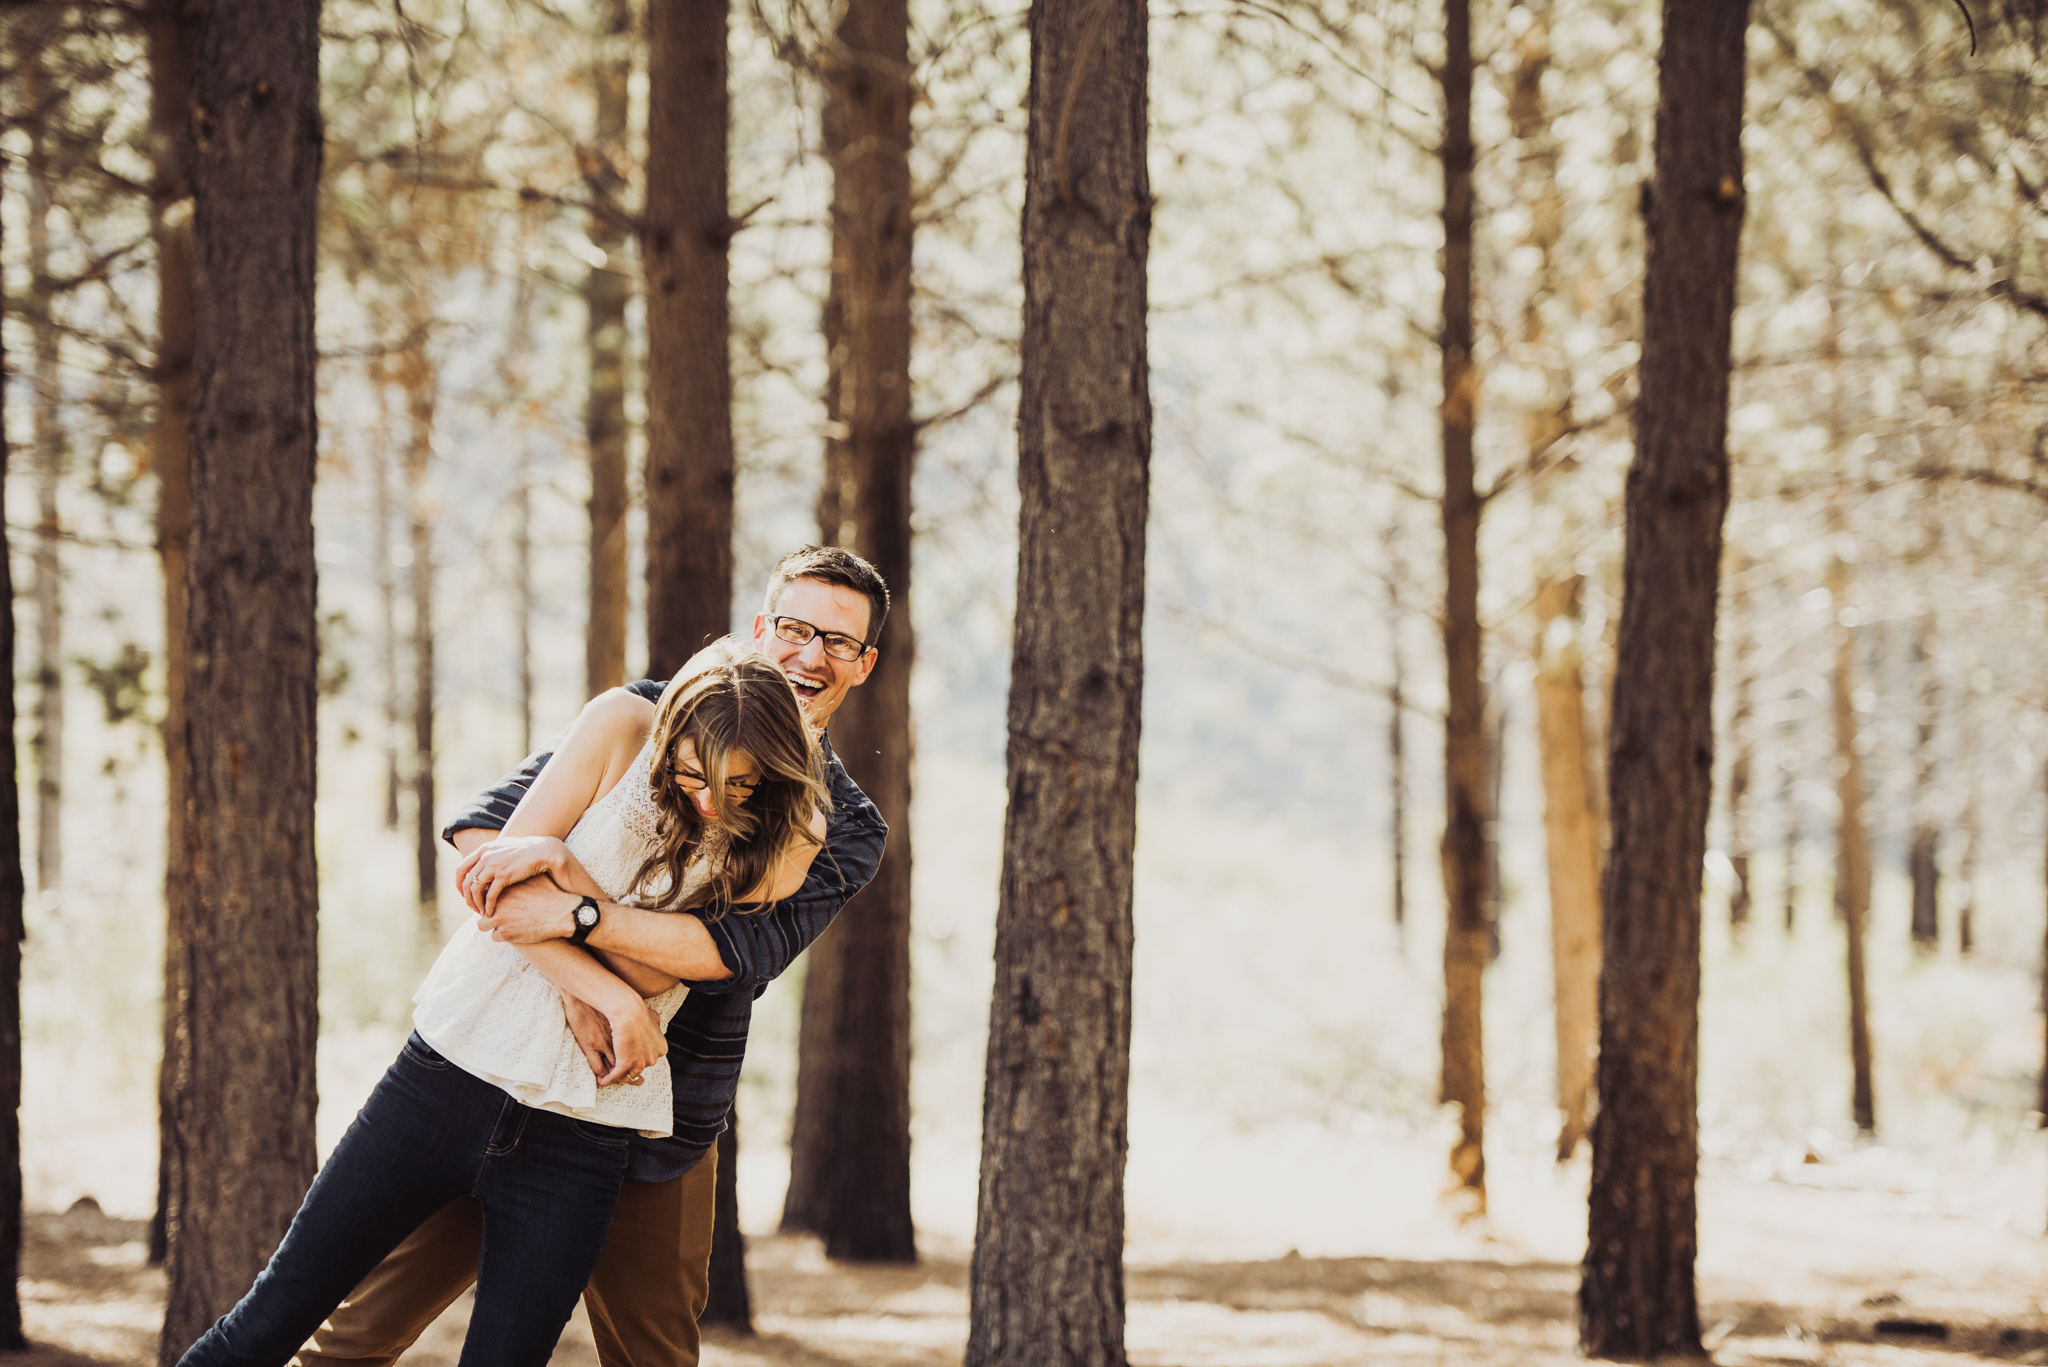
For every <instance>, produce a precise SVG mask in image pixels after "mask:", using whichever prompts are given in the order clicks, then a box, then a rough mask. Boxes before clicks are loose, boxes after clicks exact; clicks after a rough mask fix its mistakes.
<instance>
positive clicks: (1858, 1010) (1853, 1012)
mask: <svg viewBox="0 0 2048 1367" xmlns="http://www.w3.org/2000/svg"><path fill="white" fill-rule="evenodd" d="M1838 534H1839V533H1838ZM1849 580H1850V574H1849V566H1848V565H1847V564H1846V563H1844V562H1843V560H1842V559H1841V557H1839V556H1837V557H1836V558H1835V559H1834V560H1832V561H1831V562H1830V563H1829V565H1828V590H1829V592H1830V593H1831V594H1832V595H1833V597H1834V626H1833V635H1834V647H1835V668H1834V678H1833V681H1832V683H1833V687H1832V690H1831V691H1832V693H1833V710H1834V721H1835V800H1836V802H1837V804H1838V806H1839V808H1840V815H1839V816H1838V817H1837V818H1836V826H1835V911H1836V914H1838V915H1839V916H1840V917H1841V918H1842V925H1843V928H1844V931H1845V934H1846V938H1847V941H1848V966H1849V1063H1850V1068H1851V1070H1852V1073H1853V1082H1852V1085H1851V1091H1850V1099H1849V1106H1850V1112H1851V1114H1852V1115H1853V1117H1854V1118H1855V1121H1856V1128H1857V1130H1858V1131H1859V1132H1860V1133H1863V1134H1871V1133H1874V1132H1875V1131H1876V1129H1877V1107H1876V1102H1875V1100H1874V1099H1873V1096H1872V1092H1871V1081H1870V1002H1869V996H1868V992H1867V989H1866V981H1867V979H1866V975H1865V972H1864V964H1863V938H1864V937H1863V932H1864V927H1865V926H1866V925H1867V924H1868V923H1869V920H1870V835H1869V830H1868V827H1867V826H1866V824H1865V821H1864V815H1863V757H1862V755H1861V754H1860V753H1859V751H1858V749H1857V725H1856V627H1855V625H1854V618H1853V617H1852V616H1851V613H1852V611H1853V609H1851V608H1850V607H1849V606H1848V590H1849Z"/></svg>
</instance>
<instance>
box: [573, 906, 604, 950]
mask: <svg viewBox="0 0 2048 1367" xmlns="http://www.w3.org/2000/svg"><path fill="white" fill-rule="evenodd" d="M585 907H589V908H590V919H588V920H585V919H584V917H583V909H584V908H585ZM569 915H570V918H571V919H573V920H574V921H575V922H576V932H575V934H573V935H571V936H570V937H569V943H570V944H572V945H580V944H582V943H583V942H584V941H585V940H588V939H589V938H590V932H591V931H593V930H596V929H597V923H598V922H599V921H601V920H603V919H604V912H603V911H602V910H600V909H599V907H598V905H597V899H596V898H595V897H592V896H591V895H590V894H589V893H585V894H583V900H582V901H580V902H578V903H577V904H576V910H574V911H572V912H570V913H569Z"/></svg>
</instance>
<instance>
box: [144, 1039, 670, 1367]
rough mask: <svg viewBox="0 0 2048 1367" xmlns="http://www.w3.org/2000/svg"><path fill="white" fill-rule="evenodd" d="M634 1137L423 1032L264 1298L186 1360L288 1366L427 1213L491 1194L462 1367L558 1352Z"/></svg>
mask: <svg viewBox="0 0 2048 1367" xmlns="http://www.w3.org/2000/svg"><path fill="white" fill-rule="evenodd" d="M629 1134H630V1132H629V1131H627V1130H622V1129H617V1128H614V1127H612V1126H609V1125H594V1124H591V1123H590V1122H588V1121H583V1120H575V1119H571V1118H570V1117H568V1116H565V1115H558V1114H556V1113H554V1112H552V1111H540V1110H535V1109H533V1108H532V1107H529V1106H522V1105H520V1104H519V1103H518V1102H516V1101H514V1100H513V1099H512V1098H511V1097H509V1096H507V1095H506V1094H505V1093H504V1092H501V1091H499V1090H498V1089H497V1088H496V1087H493V1086H491V1085H490V1084H489V1083H487V1082H484V1081H481V1080H480V1079H478V1078H475V1077H472V1076H471V1075H470V1074H468V1073H465V1072H464V1071H462V1069H460V1068H458V1067H456V1066H455V1065H454V1064H452V1063H450V1062H449V1061H448V1060H447V1059H445V1058H442V1057H441V1056H440V1055H439V1054H437V1053H435V1052H434V1051H433V1049H431V1048H429V1047H428V1045H427V1043H426V1041H424V1040H422V1039H421V1038H420V1037H419V1036H418V1035H414V1036H413V1037H412V1038H411V1039H409V1040H407V1041H406V1043H405V1048H404V1050H403V1051H402V1052H401V1053H400V1054H399V1056H398V1061H397V1062H396V1063H393V1064H392V1065H391V1068H390V1070H389V1071H387V1072H386V1073H385V1074H384V1078H383V1080H382V1081H381V1082H379V1083H378V1084H377V1088H376V1090H375V1091H373V1092H371V1093H370V1099H369V1100H368V1101H366V1102H364V1103H363V1109H362V1111H361V1112H360V1113H359V1114H357V1116H356V1118H355V1123H354V1124H352V1125H350V1126H349V1128H348V1133H347V1134H345V1135H343V1136H342V1139H341V1143H340V1144H338V1145H337V1146H335V1150H334V1152H333V1154H332V1155H331V1156H329V1158H328V1160H327V1162H326V1164H325V1165H324V1166H322V1167H321V1169H320V1175H319V1176H317V1177H315V1178H314V1179H313V1186H312V1189H311V1190H310V1191H308V1192H307V1193H306V1199H305V1202H304V1204H302V1205H301V1206H300V1207H299V1213H298V1214H297V1215H295V1216H293V1217H292V1226H291V1228H290V1229H289V1230H287V1231H286V1232H285V1236H284V1242H283V1243H281V1244H279V1245H278V1246H277V1252H276V1253H274V1254H272V1255H271V1258H270V1265H269V1266H268V1267H266V1268H264V1269H263V1271H262V1273H261V1274H260V1275H259V1276H258V1277H257V1278H256V1284H255V1285H254V1286H252V1287H250V1288H249V1294H247V1295H246V1296H244V1297H242V1299H241V1301H240V1302H239V1303H238V1304H236V1306H235V1308H234V1309H232V1310H230V1311H228V1313H227V1314H226V1315H224V1316H222V1317H221V1319H220V1320H219V1321H218V1322H217V1323H215V1324H214V1326H213V1327H212V1328H211V1329H209V1330H207V1331H206V1333H205V1334H204V1335H203V1336H202V1337H201V1338H200V1340H199V1342H197V1343H195V1344H193V1345H192V1347H191V1349H190V1350H188V1351H187V1352H186V1354H185V1356H184V1357H183V1358H181V1359H180V1360H179V1367H213V1364H220V1365H221V1367H278V1365H279V1364H282V1363H284V1362H287V1361H288V1360H290V1358H291V1355H292V1354H293V1353H294V1352H296V1351H298V1348H299V1345H300V1344H302V1343H304V1342H305V1341H306V1340H307V1339H308V1338H310V1337H312V1335H313V1331H314V1330H316V1329H318V1328H319V1327H320V1322H321V1321H322V1320H324V1319H326V1318H327V1314H328V1312H329V1311H331V1310H333V1309H334V1307H335V1306H337V1305H339V1304H340V1303H341V1301H342V1299H343V1297H345V1296H347V1295H348V1293H349V1292H350V1291H351V1290H353V1289H354V1288H355V1285H356V1283H357V1282H360V1281H361V1280H362V1279H363V1278H364V1277H365V1276H367V1275H368V1274H369V1272H370V1269H372V1268H374V1267H375V1266H377V1264H378V1263H379V1262H381V1261H382V1260H383V1258H384V1255H385V1254H387V1253H389V1252H390V1251H391V1250H392V1249H394V1248H396V1247H397V1246H398V1244H399V1243H400V1241H402V1240H403V1239H404V1238H405V1237H406V1236H407V1235H408V1234H411V1233H412V1232H413V1230H414V1229H416V1228H417V1227H418V1226H419V1225H420V1224H422V1223H423V1222H425V1220H426V1219H427V1217H429V1216H431V1215H432V1214H434V1212H436V1211H438V1210H440V1209H441V1207H443V1206H445V1205H447V1204H448V1203H449V1202H450V1201H452V1200H454V1199H455V1198H456V1197H458V1196H470V1195H473V1196H475V1197H477V1198H478V1200H479V1201H480V1202H481V1203H482V1205H483V1250H482V1253H481V1255H480V1256H479V1258H478V1261H477V1286H476V1309H475V1311H474V1312H473V1313H472V1314H471V1316H470V1321H469V1337H468V1338H466V1339H465V1340H464V1341H463V1345H462V1367H499V1364H517V1363H532V1364H535V1365H536V1367H542V1365H543V1364H545V1363H546V1362H547V1361H548V1358H549V1357H550V1356H551V1355H552V1354H553V1352H554V1348H555V1340H556V1339H558V1338H560V1337H561V1335H562V1326H563V1325H565V1324H567V1323H568V1322H569V1315H570V1312H572V1311H573V1310H574V1309H575V1308H576V1298H577V1297H578V1296H580V1295H582V1294H583V1288H584V1286H585V1284H586V1283H588V1282H589V1280H590V1273H591V1269H592V1268H593V1267H595V1266H596V1265H597V1255H598V1253H599V1251H600V1250H601V1249H602V1248H603V1247H604V1238H605V1232H606V1231H607V1230H608V1229H609V1228H610V1227H611V1222H612V1207H613V1206H614V1205H615V1204H616V1203H617V1201H618V1199H619V1183H620V1182H621V1181H622V1180H624V1178H625V1174H626V1142H627V1139H628V1136H629Z"/></svg>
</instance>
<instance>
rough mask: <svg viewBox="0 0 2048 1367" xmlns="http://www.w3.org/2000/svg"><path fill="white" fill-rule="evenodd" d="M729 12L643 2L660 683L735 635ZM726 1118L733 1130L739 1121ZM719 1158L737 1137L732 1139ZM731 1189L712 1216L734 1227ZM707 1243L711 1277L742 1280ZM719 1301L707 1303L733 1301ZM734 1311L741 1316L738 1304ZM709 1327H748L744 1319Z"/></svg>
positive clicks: (650, 505)
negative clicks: (728, 198) (728, 185)
mask: <svg viewBox="0 0 2048 1367" xmlns="http://www.w3.org/2000/svg"><path fill="white" fill-rule="evenodd" d="M726 20H727V14H726V6H725V5H724V4H721V3H713V2H712V0H698V3H691V4H669V5H650V6H648V7H647V13H646V23H647V82H648V101H647V203H646V208H645V211H644V213H643V214H642V223H643V227H642V231H641V234H640V260H641V265H642V273H643V276H644V279H645V288H646V291H647V466H646V471H645V475H644V485H645V492H646V499H647V672H648V673H649V674H650V675H653V676H654V677H656V678H666V677H668V676H669V675H672V674H674V673H675V672H676V670H678V669H680V668H681V667H682V664H683V662H684V661H685V660H687V659H689V658H690V656H691V655H692V654H693V653H695V652H696V651H697V650H698V649H699V648H700V647H702V646H703V645H704V644H705V643H706V642H708V641H711V640H714V639H716V638H717V637H720V636H723V635H725V634H726V632H727V631H729V630H730V629H731V626H732V528H733V445H732V358H731V352H730V340H731V337H730V334H731V313H730V309H729V304H728V299H727V245H728V243H729V241H730V239H731V235H732V231H733V228H734V226H735V225H734V223H733V222H732V218H731V213H730V211H729V209H728V208H727V205H726V136H727V128H728V122H729V118H730V112H729V110H728V107H727V102H726V99H727V97H726ZM731 1123H732V1124H733V1125H735V1126H736V1125H737V1124H738V1123H739V1118H738V1115H737V1114H736V1113H735V1115H734V1116H733V1117H732V1118H731ZM727 1147H728V1149H731V1147H732V1141H727ZM733 1200H734V1197H733V1189H732V1188H729V1187H725V1186H721V1187H720V1188H719V1192H718V1205H717V1209H716V1219H717V1220H718V1221H720V1222H725V1223H728V1224H729V1225H730V1226H731V1227H732V1228H734V1229H737V1228H738V1219H739V1216H738V1210H737V1208H736V1206H735V1205H734V1204H733ZM736 1249H737V1244H736V1243H735V1242H734V1241H731V1240H728V1241H726V1242H724V1243H723V1244H721V1243H718V1242H717V1241H714V1243H713V1247H712V1262H713V1266H712V1272H711V1275H712V1279H713V1281H714V1282H715V1283H716V1282H720V1281H725V1282H730V1280H731V1279H732V1278H735V1277H737V1278H740V1279H742V1280H744V1279H745V1277H746V1268H745V1266H744V1265H737V1264H734V1263H733V1262H732V1261H731V1259H732V1258H733V1257H735V1256H736ZM733 1304H734V1302H733V1301H732V1300H731V1299H730V1298H725V1299H723V1300H722V1301H721V1304H720V1305H719V1306H718V1307H716V1308H717V1309H719V1310H721V1311H723V1310H726V1309H729V1308H731V1307H732V1306H733ZM742 1308H743V1307H742ZM704 1318H705V1321H706V1322H707V1323H725V1324H730V1325H732V1326H733V1327H735V1328H741V1329H747V1328H751V1319H743V1320H738V1321H735V1320H721V1319H719V1318H718V1317H717V1316H715V1315H713V1314H712V1313H711V1311H710V1310H707V1311H706V1313H705V1316H704Z"/></svg>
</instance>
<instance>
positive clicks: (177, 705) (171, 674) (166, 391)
mask: <svg viewBox="0 0 2048 1367" xmlns="http://www.w3.org/2000/svg"><path fill="white" fill-rule="evenodd" d="M145 23H146V24H147V26H148V35H149V75H150V98H149V137H150V156H151V158H152V161H153V163H154V165H153V168H152V174H153V179H152V183H151V185H150V196H149V201H150V202H149V210H150V232H151V235H152V236H153V237H154V238H155V240H156V262H157V342H156V384H157V389H156V428H155V430H154V431H153V432H152V433H151V435H150V463H151V464H152V465H153V466H154V467H155V469H156V481H157V483H156V488H157V494H156V548H157V556H158V559H159V561H160V562H161V564H162V566H163V575H164V720H163V732H162V734H163V742H164V828H165V829H164V1002H165V1005H166V1009H165V1012H164V1053H163V1060H162V1063H161V1064H160V1066H159V1069H158V1072H157V1111H158V1113H159V1115H161V1114H162V1113H163V1111H164V1108H165V1107H166V1106H168V1105H169V1102H170V1095H169V1091H168V1088H169V1086H170V1085H171V1082H172V1080H173V1079H175V1078H176V1077H177V1076H178V1060H177V1053H176V1051H177V1047H178V1033H177V1031H176V1030H175V1029H173V1028H172V1027H173V1025H174V1023H175V1020H176V1012H175V1011H174V1010H172V1009H170V1007H171V1004H173V1003H175V1002H176V1001H177V1000H178V999H179V998H180V996H182V995H183V993H184V990H185V989H184V986H183V983H182V981H181V980H180V978H179V976H178V971H179V967H180V965H181V964H182V963H183V962H184V954H183V952H182V951H181V950H180V949H179V942H180V940H181V939H182V938H183V937H184V934H185V913H184V895H185V883H186V874H185V865H184V858H185V751H184V746H183V743H182V737H183V735H184V727H185V556H186V547H187V543H188V541H189V539H190V535H191V525H192V489H191V468H190V467H191V457H190V453H189V450H188V447H189V444H190V439H191V430H192V181H191V167H192V128H191V113H192V59H193V51H194V49H195V48H196V47H197V45H198V40H199V19H198V15H197V13H196V12H195V11H193V9H192V8H191V6H189V5H187V4H186V3H185V0H150V6H149V10H148V12H147V15H146V17H145ZM168 1138H169V1128H168V1126H164V1125H159V1126H158V1135H157V1150H158V1152H157V1200H156V1213H155V1214H154V1215H153V1216H152V1217H151V1218H150V1222H149V1260H150V1262H151V1263H152V1264H158V1263H161V1262H163V1260H164V1256H165V1254H166V1253H167V1252H168V1251H169V1247H168V1244H167V1242H166V1234H165V1230H164V1199H165V1189H166V1184H167V1178H168V1176H169V1172H170V1166H169V1165H170V1149H169V1144H168Z"/></svg>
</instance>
